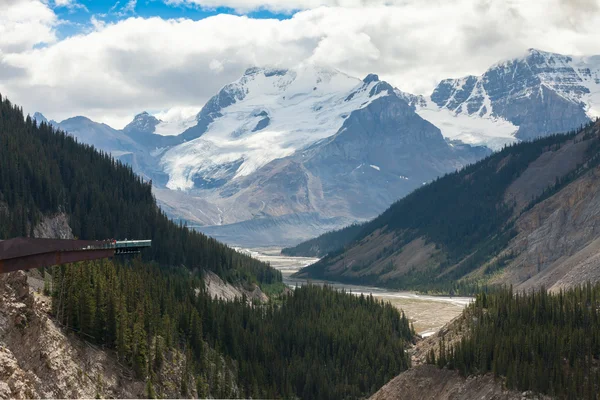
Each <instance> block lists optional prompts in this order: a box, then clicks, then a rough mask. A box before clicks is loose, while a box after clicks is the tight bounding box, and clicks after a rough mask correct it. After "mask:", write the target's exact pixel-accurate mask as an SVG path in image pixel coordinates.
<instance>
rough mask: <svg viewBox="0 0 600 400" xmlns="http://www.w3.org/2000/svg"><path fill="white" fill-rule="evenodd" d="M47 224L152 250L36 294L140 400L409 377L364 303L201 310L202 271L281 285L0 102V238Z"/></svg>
mask: <svg viewBox="0 0 600 400" xmlns="http://www.w3.org/2000/svg"><path fill="white" fill-rule="evenodd" d="M57 213H61V214H65V215H67V216H68V219H69V222H70V225H71V226H72V229H73V231H74V233H75V235H76V236H78V237H81V238H85V239H104V238H111V237H119V238H142V239H145V238H151V239H152V240H153V247H152V249H151V250H149V251H147V252H144V253H143V255H141V256H140V257H136V258H132V259H116V260H114V261H109V260H104V261H98V262H84V263H78V264H74V265H66V266H61V267H53V268H51V269H47V270H46V272H50V274H49V275H47V277H46V281H45V285H44V292H45V293H46V294H47V295H50V296H51V298H52V309H51V315H52V318H53V321H55V322H54V323H56V324H57V325H58V326H60V327H61V328H62V329H63V330H64V332H65V333H66V332H74V333H75V334H76V335H78V336H79V337H80V338H81V339H83V340H85V341H87V342H88V343H91V344H94V345H99V346H100V347H99V348H98V349H100V348H102V349H104V352H105V353H103V354H105V356H106V355H107V354H108V356H110V355H113V356H114V357H116V358H117V359H118V361H119V364H120V365H122V366H124V367H125V368H128V369H130V370H131V371H132V373H133V375H134V376H135V378H136V379H137V380H142V381H144V382H145V383H146V386H145V393H144V397H149V398H154V397H161V396H165V395H167V394H166V393H171V394H172V393H174V392H175V393H178V396H177V397H189V396H198V397H201V398H204V397H213V398H250V397H252V398H306V399H331V398H357V397H365V396H368V395H369V394H371V393H373V392H375V391H376V390H377V389H378V388H379V387H381V385H383V384H384V383H385V382H386V381H387V380H389V379H390V378H391V377H393V376H394V375H396V374H398V373H399V372H401V371H403V370H405V369H407V368H408V367H409V366H410V360H409V358H408V356H407V354H406V352H405V349H406V347H407V345H408V344H409V342H410V341H411V340H412V338H413V335H414V332H413V330H412V328H411V326H410V325H409V323H408V319H407V318H406V317H405V316H404V315H402V314H400V313H399V312H398V311H397V309H395V308H394V307H392V306H391V305H389V304H387V305H384V304H383V303H381V302H378V301H375V300H374V299H373V298H372V297H363V296H361V297H357V296H354V295H351V294H348V293H342V292H337V291H335V290H333V289H330V288H321V287H302V288H299V289H297V290H295V291H293V293H291V294H280V295H279V296H276V295H274V296H273V298H272V299H271V301H270V302H268V303H259V302H254V303H249V302H248V301H247V299H246V298H240V299H237V300H235V301H230V302H225V301H220V300H217V299H216V298H212V297H211V295H210V294H209V293H208V292H207V291H206V288H205V285H204V282H203V278H202V273H201V271H202V270H208V271H214V272H216V273H217V274H219V275H221V276H222V277H224V278H226V279H228V280H229V281H230V282H235V283H239V284H245V283H248V282H254V281H256V282H258V283H259V284H261V285H263V287H268V288H272V287H274V286H275V287H278V288H279V289H282V284H281V274H280V273H279V272H278V271H276V270H274V269H272V268H270V267H269V266H268V265H266V264H264V263H261V262H259V261H256V260H255V259H253V258H250V257H248V256H244V255H241V254H239V253H237V252H235V251H233V250H232V249H230V248H228V247H227V246H225V245H223V244H220V243H218V242H217V241H215V240H212V239H209V238H208V237H206V236H204V235H202V234H199V233H197V232H194V231H191V230H189V229H187V228H186V227H184V226H178V225H176V224H174V223H172V222H171V221H169V220H168V219H167V217H166V216H165V215H164V214H163V213H162V212H161V210H160V209H159V208H158V207H157V206H156V203H155V201H154V198H153V197H152V193H151V184H150V183H149V182H143V181H142V180H141V179H140V178H138V177H137V176H136V175H135V174H133V172H132V171H131V169H130V168H129V167H127V166H125V165H122V164H121V163H119V162H116V161H114V160H113V159H112V158H110V156H108V155H106V154H101V153H98V152H96V151H95V150H94V149H93V148H91V147H88V146H84V145H81V144H78V143H77V142H76V141H75V140H74V139H73V138H71V137H69V136H68V135H65V134H64V133H62V132H56V131H54V130H53V129H52V128H51V127H50V126H48V125H46V124H44V123H42V124H41V125H39V126H38V125H37V124H36V123H35V122H34V121H32V120H31V119H30V118H29V117H27V118H24V116H23V114H22V111H21V110H20V109H19V108H17V107H15V106H13V105H12V104H11V103H10V102H9V101H8V100H6V99H4V100H3V101H1V107H0V238H7V237H11V236H18V235H29V234H31V233H32V232H33V230H34V226H35V225H36V224H37V223H38V222H40V221H42V220H43V219H44V218H45V217H47V216H49V215H53V214H57ZM21 273H22V272H17V273H14V274H21ZM48 276H49V277H50V278H49V277H48ZM279 291H281V290H279ZM30 303H33V301H31V302H30ZM27 307H29V308H28V309H27V310H29V311H28V312H30V313H32V314H39V310H36V311H35V312H34V311H33V309H34V308H35V307H37V306H36V305H34V304H29V305H27ZM22 318H23V319H21V320H19V321H20V322H19V323H18V324H17V328H16V329H22V330H23V331H25V330H27V329H28V324H27V321H28V317H27V315H24V316H23V317H22ZM28 333H29V336H31V335H32V334H34V333H32V332H28ZM98 351H99V350H98ZM44 354H46V353H44ZM42 356H43V355H42V354H41V353H40V355H39V357H42ZM49 362H51V361H49ZM80 362H81V365H80V369H79V371H80V372H81V374H85V373H87V372H86V365H85V361H83V360H80ZM179 369H181V370H179ZM33 372H35V371H33ZM173 376H176V377H178V379H179V381H178V382H176V383H173ZM92 378H93V379H100V378H97V377H92ZM38 379H39V378H38ZM123 379H128V378H127V377H123ZM97 385H99V386H102V382H97ZM173 386H175V387H173Z"/></svg>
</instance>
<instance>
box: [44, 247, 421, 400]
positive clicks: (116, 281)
mask: <svg viewBox="0 0 600 400" xmlns="http://www.w3.org/2000/svg"><path fill="white" fill-rule="evenodd" d="M52 275H53V280H52V282H51V284H50V283H49V284H48V285H47V290H48V292H50V293H51V295H52V298H53V302H52V304H53V314H54V316H55V317H56V319H57V320H58V321H59V322H60V323H61V324H63V325H64V326H67V327H69V328H70V329H73V330H75V331H76V332H77V333H78V334H79V335H80V336H81V337H82V338H84V339H86V340H88V341H91V342H93V343H96V344H99V345H103V346H105V347H107V348H109V349H114V350H115V351H116V354H117V357H118V358H119V360H120V361H121V362H123V363H124V364H126V365H128V366H129V367H131V368H132V369H133V370H134V371H135V373H136V375H137V376H138V377H139V378H141V379H146V380H147V382H148V387H149V388H153V389H152V393H153V394H154V395H160V392H159V391H158V389H155V388H158V387H160V384H161V366H162V365H163V363H164V359H165V358H166V356H165V354H167V353H168V351H169V349H178V350H179V351H181V352H183V353H184V354H186V367H185V370H186V371H187V372H186V374H184V376H183V377H182V381H181V384H180V388H179V389H180V391H181V395H182V396H188V395H190V394H191V393H192V389H193V388H192V387H191V384H190V383H189V379H187V378H186V377H187V376H188V375H191V376H193V377H194V381H193V382H194V383H195V388H194V389H196V392H195V394H196V395H197V396H199V397H207V396H215V397H241V398H250V397H252V398H304V399H342V398H359V397H365V396H368V395H370V394H372V393H374V392H375V391H376V390H377V389H378V388H380V387H381V386H382V385H384V384H385V383H386V382H387V381H389V380H390V379H391V378H393V377H394V376H396V375H397V374H398V373H400V372H401V371H403V370H406V369H407V368H408V367H409V366H410V359H409V356H408V354H407V353H406V351H405V350H406V347H407V345H408V344H409V343H410V342H411V341H412V338H413V335H414V332H413V329H412V327H411V325H410V324H409V321H408V319H407V318H406V316H405V315H404V314H401V313H399V312H398V310H397V309H395V308H394V307H393V306H391V305H390V304H389V303H387V304H384V303H383V302H381V301H378V300H375V299H374V298H373V297H372V296H363V295H361V296H355V295H352V294H349V293H345V292H340V291H336V290H334V289H332V288H329V287H319V286H303V287H300V288H297V289H295V290H294V291H293V292H292V293H291V294H289V295H284V296H283V297H282V298H281V299H280V301H279V302H271V303H269V304H262V305H261V304H256V303H255V304H251V303H248V302H247V300H246V299H238V300H236V301H230V302H225V301H220V300H217V299H214V298H211V296H210V295H209V294H208V293H207V292H206V291H205V289H204V284H203V283H202V280H201V277H200V276H198V275H197V274H194V273H190V272H189V271H188V270H186V269H183V268H178V269H166V268H161V267H159V266H158V265H156V264H149V263H146V262H144V261H142V260H140V259H135V260H132V261H131V262H128V263H114V262H112V261H97V262H85V263H80V264H78V265H69V266H62V267H54V273H53V274H52Z"/></svg>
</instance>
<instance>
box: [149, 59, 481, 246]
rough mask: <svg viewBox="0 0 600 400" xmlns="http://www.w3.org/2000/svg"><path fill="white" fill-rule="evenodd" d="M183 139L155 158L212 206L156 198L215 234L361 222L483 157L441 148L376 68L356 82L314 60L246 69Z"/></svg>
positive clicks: (175, 183) (432, 130)
mask: <svg viewBox="0 0 600 400" xmlns="http://www.w3.org/2000/svg"><path fill="white" fill-rule="evenodd" d="M181 136H184V137H186V139H187V140H188V141H186V142H184V143H182V144H180V145H177V146H174V147H172V148H170V149H169V150H168V151H166V152H165V153H164V155H163V156H162V158H161V165H162V166H163V167H164V171H165V172H166V173H167V174H168V175H169V181H168V184H167V187H168V188H170V189H174V190H184V191H186V192H187V193H188V194H189V195H190V196H191V197H193V198H194V199H195V200H193V202H195V203H197V199H202V201H204V202H208V203H210V204H212V205H214V206H216V207H214V208H211V207H206V206H205V205H204V206H202V207H201V208H200V207H187V206H183V204H182V203H183V202H184V201H185V200H184V199H182V198H181V197H180V196H173V195H172V193H169V192H165V191H159V192H157V198H159V200H161V201H162V202H163V204H165V205H167V206H168V207H169V209H171V210H175V209H179V208H185V210H186V211H185V216H186V218H188V219H189V218H190V215H192V216H193V217H194V218H195V219H196V220H197V221H199V222H202V221H210V222H209V224H211V225H220V226H219V227H213V228H209V229H208V230H207V231H208V232H209V233H210V234H212V235H215V236H219V237H220V238H222V239H225V240H227V239H228V238H231V237H232V236H238V237H239V235H240V232H241V231H243V232H245V233H244V234H245V235H248V234H249V233H248V232H250V231H252V229H256V230H255V231H252V232H253V233H252V235H254V236H257V235H260V234H262V233H263V232H259V231H260V229H265V230H272V229H277V230H278V232H281V231H283V232H286V231H287V232H290V234H292V232H291V231H292V230H291V229H286V228H282V225H285V224H288V223H289V221H294V224H299V223H300V224H302V222H299V221H304V223H303V224H304V226H305V233H306V234H309V232H310V234H314V233H315V232H316V231H315V229H317V230H318V229H319V227H320V226H323V227H325V226H326V227H327V228H331V227H332V226H335V224H337V225H338V226H339V225H343V224H347V223H349V222H353V221H357V220H364V219H367V218H370V217H372V216H374V215H376V214H377V213H379V212H380V211H382V210H383V209H385V207H387V206H388V205H389V204H391V203H392V202H393V201H394V200H396V199H398V198H399V197H402V196H404V195H405V194H407V193H408V192H410V191H411V190H413V189H415V188H416V187H418V186H420V185H422V184H423V183H424V182H427V181H429V180H431V179H433V178H435V177H437V176H439V175H442V174H444V173H447V172H450V171H453V170H455V169H456V168H460V167H462V166H464V165H465V164H467V163H470V162H473V161H475V160H477V159H479V158H481V157H483V156H484V155H486V154H487V150H486V149H483V148H472V147H470V146H461V145H460V144H458V143H456V144H454V145H453V144H450V143H448V142H447V141H446V140H444V138H443V136H442V135H441V133H440V131H439V129H437V128H436V127H435V126H433V125H432V124H430V123H429V122H427V121H425V120H423V119H422V118H421V117H419V116H418V115H417V114H416V113H415V111H414V109H413V107H411V106H410V105H409V104H408V103H407V102H406V101H405V99H404V98H403V97H401V96H399V95H398V94H397V92H396V91H395V90H394V88H393V87H392V86H391V85H389V84H388V83H386V82H382V81H380V80H379V78H378V77H377V75H373V74H372V75H368V76H367V77H366V78H365V79H363V80H360V79H356V78H353V77H350V76H348V75H346V74H343V73H341V72H339V71H336V70H332V69H327V68H322V67H316V66H313V65H304V66H300V67H298V68H294V69H290V70H281V69H269V68H251V69H249V70H247V71H246V73H245V74H244V76H243V77H242V78H240V79H239V80H238V81H236V82H234V83H232V84H230V85H227V86H225V87H224V88H223V89H222V90H221V91H220V92H219V93H218V94H217V95H216V96H215V97H213V98H212V99H211V100H210V101H209V102H208V103H207V105H206V106H205V108H204V109H203V110H202V111H201V112H200V113H199V115H198V124H197V125H196V126H195V127H193V128H191V129H189V130H187V131H186V132H184V133H183V134H182V135H181ZM178 202H179V204H177V203H178ZM182 206H183V207H182ZM215 209H216V210H217V211H216V213H215ZM291 215H294V216H295V217H294V218H290V217H289V216H291ZM181 216H182V217H183V216H184V215H181ZM332 219H333V220H332ZM216 221H218V223H215V222H216ZM243 221H246V222H244V223H243V224H241V225H240V224H239V223H241V222H243ZM258 227H260V228H258ZM327 228H325V229H327ZM201 229H202V228H201ZM297 231H298V229H295V230H294V234H295V235H298V234H302V232H300V233H298V232H297ZM278 239H279V240H280V243H286V242H285V240H292V241H293V240H294V239H296V240H297V239H298V236H296V237H294V238H289V237H279V238H278ZM287 243H289V241H288V242H287Z"/></svg>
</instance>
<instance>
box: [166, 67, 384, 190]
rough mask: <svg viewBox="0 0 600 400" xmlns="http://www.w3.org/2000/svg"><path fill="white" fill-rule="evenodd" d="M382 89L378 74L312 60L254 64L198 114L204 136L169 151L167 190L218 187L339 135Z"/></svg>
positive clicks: (199, 131) (381, 92)
mask: <svg viewBox="0 0 600 400" xmlns="http://www.w3.org/2000/svg"><path fill="white" fill-rule="evenodd" d="M377 87H378V82H377V80H376V79H373V78H372V77H367V79H365V81H361V80H359V79H356V78H352V77H350V76H348V75H345V74H343V73H341V72H339V71H335V70H331V69H325V68H320V67H316V66H313V65H305V66H301V67H298V68H294V69H290V70H278V69H259V68H251V69H249V70H247V71H246V73H245V74H244V76H243V77H242V78H241V79H239V80H238V81H237V82H234V83H232V84H230V85H227V86H226V87H224V88H223V89H222V90H221V92H220V93H219V94H218V95H217V96H215V97H214V98H213V99H211V100H210V101H209V102H208V104H207V106H206V107H205V109H203V111H202V112H201V114H200V116H199V122H198V126H200V127H201V128H202V130H201V129H199V128H196V129H194V133H195V135H197V136H201V137H200V138H199V139H195V140H192V141H189V142H187V143H185V144H182V145H181V146H178V147H176V148H174V149H171V150H169V151H168V152H167V153H166V154H165V155H164V157H163V158H162V163H163V165H164V168H165V171H166V172H167V173H168V174H169V176H170V179H169V183H168V184H167V187H168V188H170V189H184V190H188V189H192V188H194V186H195V185H197V186H199V187H202V186H203V185H204V186H205V185H213V186H214V183H215V182H225V181H227V180H229V179H235V178H239V177H242V176H248V175H250V174H252V173H253V172H255V171H256V170H257V169H259V168H260V167H262V166H264V165H266V164H268V163H269V162H270V161H273V160H275V159H279V158H283V157H287V156H291V155H292V154H294V153H295V152H296V151H297V150H299V149H302V148H305V147H306V146H308V145H310V144H312V143H315V142H317V141H319V140H321V139H325V138H328V137H330V136H332V135H334V134H335V133H336V132H337V131H338V130H339V129H340V127H341V126H342V124H343V123H344V120H345V119H346V118H347V117H348V116H349V114H350V113H351V112H352V111H354V110H358V109H360V108H363V107H366V106H368V105H369V104H370V103H371V102H373V101H374V100H376V99H377V98H379V97H382V96H387V95H390V94H393V93H388V91H387V90H377ZM218 107H220V108H218ZM207 109H208V110H210V112H207V111H206V110H207ZM209 119H210V123H208V121H207V120H209ZM189 133H190V132H186V133H184V135H186V134H189ZM188 138H191V137H189V136H188Z"/></svg>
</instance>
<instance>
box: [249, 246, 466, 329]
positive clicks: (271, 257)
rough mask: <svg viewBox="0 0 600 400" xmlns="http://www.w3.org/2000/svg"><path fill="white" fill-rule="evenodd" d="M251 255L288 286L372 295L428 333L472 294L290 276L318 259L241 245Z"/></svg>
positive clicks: (447, 319)
mask: <svg viewBox="0 0 600 400" xmlns="http://www.w3.org/2000/svg"><path fill="white" fill-rule="evenodd" d="M241 251H242V252H246V253H249V254H250V255H252V257H254V258H256V259H258V260H260V261H263V262H266V263H268V264H270V265H271V266H272V267H273V268H275V269H277V270H279V271H281V275H282V277H283V283H285V284H286V285H288V286H289V287H291V288H294V287H297V286H302V285H305V284H307V283H310V284H314V285H327V286H330V287H332V288H334V289H337V290H345V291H346V292H350V293H352V294H355V295H357V296H359V295H361V294H362V295H365V296H369V295H372V296H373V297H374V298H376V299H379V300H383V301H385V302H389V303H390V304H392V305H393V306H394V307H396V308H398V309H399V310H402V311H404V312H405V313H406V316H407V317H408V319H409V320H410V321H411V323H412V324H413V325H414V327H415V331H416V333H417V334H419V335H421V336H423V337H427V336H430V335H433V334H434V333H436V332H437V331H438V330H439V329H440V328H441V327H442V326H444V325H446V324H447V323H448V322H450V321H451V320H453V319H454V318H456V317H458V316H459V315H460V314H461V313H462V311H463V309H464V308H465V306H467V305H468V304H469V303H470V302H471V301H472V298H470V297H460V296H452V297H451V296H428V295H421V294H417V293H414V292H410V291H398V290H390V289H385V288H380V287H372V286H363V285H352V284H344V283H339V282H333V281H322V280H312V279H311V280H307V279H300V278H294V277H292V274H294V273H296V272H298V271H299V270H300V269H301V268H304V267H306V266H308V265H311V264H313V263H315V262H317V261H318V258H311V257H290V256H282V255H280V249H278V248H267V249H241Z"/></svg>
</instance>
